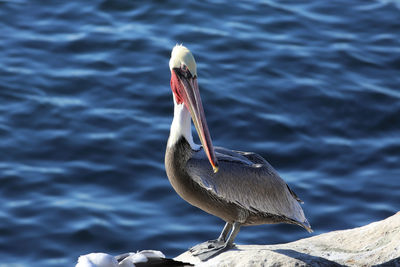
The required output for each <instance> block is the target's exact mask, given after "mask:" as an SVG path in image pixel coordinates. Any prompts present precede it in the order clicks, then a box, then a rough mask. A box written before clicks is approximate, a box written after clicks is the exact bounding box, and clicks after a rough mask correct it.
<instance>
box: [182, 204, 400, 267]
mask: <svg viewBox="0 0 400 267" xmlns="http://www.w3.org/2000/svg"><path fill="white" fill-rule="evenodd" d="M175 259H176V260H180V261H183V262H190V263H192V264H195V265H196V266H229V267H231V266H400V212H397V213H396V214H395V215H393V216H391V217H389V218H387V219H385V220H383V221H378V222H374V223H371V224H368V225H366V226H363V227H358V228H354V229H349V230H341V231H333V232H329V233H325V234H321V235H317V236H313V237H310V238H305V239H301V240H298V241H295V242H291V243H287V244H279V245H237V246H236V247H235V248H233V249H231V250H229V251H226V252H224V253H222V254H220V255H218V256H216V257H214V258H211V259H209V260H208V261H206V262H201V261H200V260H199V259H198V258H197V257H193V256H192V255H191V254H190V252H185V253H183V254H181V255H179V256H178V257H176V258H175Z"/></svg>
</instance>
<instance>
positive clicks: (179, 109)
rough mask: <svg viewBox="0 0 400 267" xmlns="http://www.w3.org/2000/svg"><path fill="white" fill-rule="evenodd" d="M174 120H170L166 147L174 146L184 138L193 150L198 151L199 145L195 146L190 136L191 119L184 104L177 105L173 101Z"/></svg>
mask: <svg viewBox="0 0 400 267" xmlns="http://www.w3.org/2000/svg"><path fill="white" fill-rule="evenodd" d="M174 104H175V106H174V119H173V120H172V124H171V130H170V133H169V138H168V146H169V147H172V146H173V145H175V144H176V143H177V142H178V141H179V139H180V137H182V136H183V137H184V138H185V139H186V141H187V142H188V143H189V145H190V147H191V148H192V149H193V150H198V149H199V148H200V146H199V145H197V144H195V143H194V141H193V136H192V121H191V120H192V118H191V117H190V113H189V111H188V110H187V108H186V106H185V104H183V103H181V104H177V103H176V102H175V99H174Z"/></svg>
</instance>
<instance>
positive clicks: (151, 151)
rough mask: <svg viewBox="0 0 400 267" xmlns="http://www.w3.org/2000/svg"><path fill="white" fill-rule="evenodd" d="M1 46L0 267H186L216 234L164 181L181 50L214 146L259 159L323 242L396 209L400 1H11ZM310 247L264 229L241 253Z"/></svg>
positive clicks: (0, 30) (2, 8)
mask: <svg viewBox="0 0 400 267" xmlns="http://www.w3.org/2000/svg"><path fill="white" fill-rule="evenodd" d="M0 40H1V41H0V266H42V267H43V266H44V267H46V266H73V265H74V264H75V262H76V260H77V258H78V256H79V255H81V254H86V253H90V252H106V253H110V254H120V253H124V252H128V251H137V250H143V249H155V250H161V251H163V252H164V253H165V254H166V256H168V257H174V256H177V255H178V254H180V253H182V252H184V251H185V250H187V249H188V248H189V247H191V246H193V245H195V244H197V243H200V242H203V241H205V240H209V239H213V238H216V237H217V236H218V235H219V233H220V231H221V230H222V227H223V225H224V222H223V221H221V220H220V219H219V218H216V217H214V216H212V215H209V214H207V213H204V212H203V211H201V210H199V209H197V208H195V207H193V206H191V205H189V204H188V203H186V202H185V201H184V200H182V199H181V198H180V197H179V196H178V195H177V194H176V193H175V191H174V190H173V189H172V187H171V185H170V183H169V181H168V179H167V176H166V174H165V169H164V153H165V148H166V142H167V138H168V135H169V127H170V123H171V121H172V116H173V102H172V93H171V90H170V87H169V80H170V71H169V67H168V61H169V57H170V53H171V49H172V47H173V46H174V45H175V44H177V43H179V44H180V43H183V44H184V45H186V46H187V47H188V48H189V49H190V50H191V51H192V52H193V54H194V56H195V58H196V60H197V67H198V76H199V86H200V91H201V95H202V98H203V105H204V108H205V113H206V116H207V121H208V124H209V128H210V132H211V136H212V138H213V142H214V145H216V146H223V147H228V148H232V149H236V150H243V151H253V152H257V153H259V154H260V155H262V156H263V157H265V158H266V159H267V160H268V161H269V162H270V163H271V164H272V165H273V166H274V167H275V168H276V169H277V170H278V172H279V173H280V174H281V176H282V177H283V178H284V179H285V180H286V182H287V183H288V184H289V185H290V186H291V188H292V189H293V190H294V191H295V192H296V193H297V195H299V197H300V198H301V199H302V200H303V201H304V202H305V203H304V205H303V209H304V211H305V213H306V216H307V218H308V220H309V221H310V223H311V225H312V227H313V229H314V230H315V232H314V234H321V233H325V232H328V231H332V230H339V229H346V228H352V227H358V226H362V225H365V224H368V223H370V222H373V221H376V220H382V219H384V218H386V217H388V216H390V215H392V214H394V213H395V212H397V211H398V210H400V2H399V1H395V0H392V1H390V0H375V1H362V0H355V1H346V0H342V1H338V0H335V1H226V2H225V1H218V0H215V1H122V0H121V1H120V0H118V1H114V0H97V1H90V2H85V1H28V0H1V1H0ZM194 136H195V138H196V140H197V134H196V133H195V132H194ZM309 236H310V234H308V233H307V232H306V231H305V230H304V229H302V228H300V227H298V226H293V225H282V224H281V225H262V226H254V227H244V228H242V230H241V232H240V233H239V235H238V237H237V239H236V243H239V244H275V243H282V242H289V241H294V240H297V239H300V238H305V237H309Z"/></svg>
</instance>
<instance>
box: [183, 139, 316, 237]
mask: <svg viewBox="0 0 400 267" xmlns="http://www.w3.org/2000/svg"><path fill="white" fill-rule="evenodd" d="M215 152H216V156H217V159H218V163H219V171H218V172H217V173H213V171H212V168H211V166H210V163H209V161H208V159H207V157H206V155H205V153H204V150H203V149H201V150H199V151H198V152H195V153H194V154H193V156H192V157H191V158H190V159H189V160H188V162H187V166H186V167H187V168H186V170H187V171H188V173H189V175H190V176H191V177H192V179H193V180H194V181H195V182H196V183H198V184H199V185H200V186H202V187H203V188H206V189H207V190H209V191H210V192H211V193H212V194H214V195H215V196H216V197H218V198H221V199H223V200H225V201H228V202H232V203H236V204H238V205H239V206H241V207H243V208H244V209H246V210H249V211H256V212H261V213H268V214H273V215H278V216H285V217H287V218H290V219H292V220H295V221H297V222H299V223H301V224H303V225H304V226H306V227H305V228H306V229H307V228H309V224H308V222H307V219H306V218H305V216H304V213H303V210H302V208H301V207H300V205H299V203H298V200H299V198H298V197H297V196H296V194H295V193H294V192H293V191H292V190H291V189H290V188H289V187H288V185H287V184H286V183H285V181H284V180H283V179H282V178H280V176H279V174H278V173H277V172H276V171H275V170H274V168H273V167H272V166H271V165H270V164H269V163H268V162H267V161H266V160H265V159H264V158H262V157H261V156H260V155H258V154H255V153H250V152H241V151H233V150H228V149H225V148H220V147H216V148H215ZM307 230H308V229H307Z"/></svg>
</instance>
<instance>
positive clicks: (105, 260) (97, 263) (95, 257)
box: [75, 253, 118, 267]
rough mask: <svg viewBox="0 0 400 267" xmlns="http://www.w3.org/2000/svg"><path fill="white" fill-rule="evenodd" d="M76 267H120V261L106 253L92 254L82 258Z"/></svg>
mask: <svg viewBox="0 0 400 267" xmlns="http://www.w3.org/2000/svg"><path fill="white" fill-rule="evenodd" d="M75 267H118V261H117V260H116V259H115V258H114V257H113V256H111V255H109V254H106V253H90V254H86V255H82V256H80V257H79V259H78V263H77V264H76V266H75Z"/></svg>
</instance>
